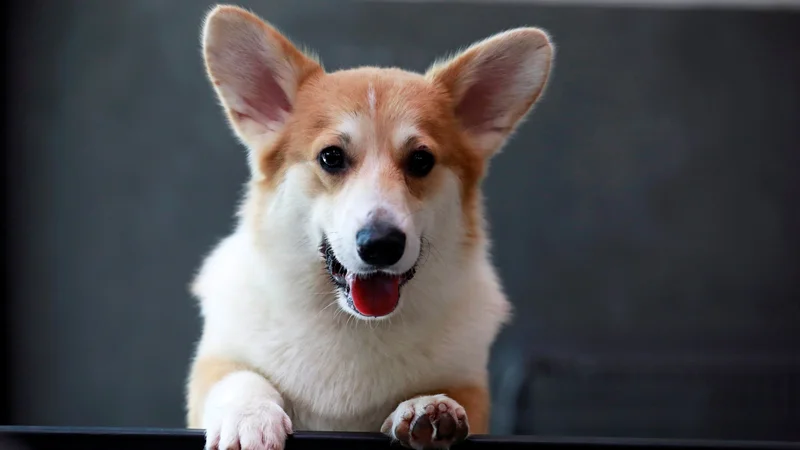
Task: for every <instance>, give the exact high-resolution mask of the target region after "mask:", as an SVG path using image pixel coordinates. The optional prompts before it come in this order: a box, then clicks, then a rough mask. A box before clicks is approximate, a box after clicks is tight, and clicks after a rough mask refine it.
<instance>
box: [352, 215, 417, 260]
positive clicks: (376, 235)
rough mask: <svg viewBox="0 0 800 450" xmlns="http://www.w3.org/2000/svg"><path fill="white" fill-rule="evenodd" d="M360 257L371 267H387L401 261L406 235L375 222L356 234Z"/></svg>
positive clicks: (382, 223)
mask: <svg viewBox="0 0 800 450" xmlns="http://www.w3.org/2000/svg"><path fill="white" fill-rule="evenodd" d="M356 246H357V247H358V256H360V257H361V259H362V260H363V261H364V262H365V263H367V264H370V265H373V266H376V267H386V266H391V265H392V264H394V263H396V262H397V261H400V258H402V257H403V252H404V251H405V248H406V235H405V233H403V232H402V231H400V230H398V229H397V227H394V226H392V225H390V224H388V223H386V222H373V223H371V224H369V225H367V226H365V227H364V228H362V229H360V230H359V231H358V233H356Z"/></svg>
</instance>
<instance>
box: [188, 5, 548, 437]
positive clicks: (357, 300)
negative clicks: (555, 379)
mask: <svg viewBox="0 0 800 450" xmlns="http://www.w3.org/2000/svg"><path fill="white" fill-rule="evenodd" d="M202 48H203V57H204V61H205V67H206V71H207V76H208V78H209V79H210V82H211V84H212V85H213V88H214V90H215V92H216V94H217V96H218V99H219V101H220V103H221V106H222V109H223V110H224V112H225V114H226V116H227V119H228V122H229V125H230V127H231V128H232V131H233V134H235V136H237V137H238V139H239V140H240V141H241V142H242V143H243V144H244V146H245V147H246V148H247V150H248V153H247V154H248V163H249V168H250V178H249V180H248V183H247V184H246V189H245V194H244V198H243V200H242V202H241V204H240V206H239V209H238V220H237V225H236V227H235V230H234V231H233V232H232V233H231V234H230V235H229V236H227V237H226V238H224V239H222V240H221V241H220V242H219V243H218V245H217V246H216V247H215V248H214V249H213V250H212V251H211V252H210V254H209V255H208V256H207V257H206V258H205V260H204V262H203V263H202V265H201V267H200V268H199V270H198V272H197V274H196V276H195V278H194V281H193V282H192V285H191V286H192V287H191V291H192V293H193V296H194V297H196V298H197V299H198V302H199V304H200V310H201V316H202V320H203V329H202V336H201V338H200V340H199V342H198V343H197V348H196V352H195V354H194V358H193V360H192V364H191V369H190V373H189V376H188V383H187V395H186V404H187V405H186V406H187V422H188V427H189V428H199V429H204V430H205V433H206V448H208V449H233V448H237V449H238V448H242V449H278V450H280V449H282V448H283V447H284V445H285V442H286V439H287V436H288V435H289V434H291V433H292V432H293V430H294V429H300V430H319V431H371V432H378V431H381V432H383V433H384V434H386V435H388V436H389V437H390V438H392V439H393V440H396V441H399V442H400V443H401V444H402V445H404V446H406V447H410V448H414V449H422V448H443V449H446V448H449V447H450V446H451V445H452V444H454V443H457V442H459V441H461V440H463V439H465V438H466V437H468V436H469V435H473V434H486V433H488V432H489V412H490V394H489V388H488V359H489V353H490V347H491V346H492V344H493V342H494V340H495V338H496V336H497V334H498V332H499V331H500V329H501V328H502V326H504V324H506V323H507V322H508V320H509V319H510V318H511V316H512V308H511V305H510V303H509V301H508V300H507V298H506V296H505V294H504V292H503V289H502V285H501V283H500V281H499V278H498V275H497V273H496V269H495V268H494V267H493V264H492V262H491V257H490V239H489V237H488V232H487V225H486V223H485V222H486V220H485V217H484V212H483V198H482V193H481V189H480V185H481V181H482V179H483V177H484V176H485V175H486V172H487V165H488V163H489V161H490V159H491V158H492V156H494V155H495V154H496V153H498V152H499V151H500V150H501V148H502V147H503V146H504V144H505V142H506V141H507V140H508V139H509V137H510V136H511V134H512V133H513V132H514V131H515V130H516V129H517V127H518V125H519V124H520V123H522V121H523V119H525V118H526V117H527V116H528V115H529V112H530V110H531V109H532V107H533V105H534V103H536V102H537V100H538V99H539V98H540V96H541V94H542V93H543V91H544V89H545V86H546V84H547V80H548V77H549V76H550V73H551V65H552V60H553V53H554V47H553V44H552V42H551V39H550V37H549V35H548V34H547V33H546V32H545V31H543V30H541V29H538V28H516V29H512V30H508V31H504V32H501V33H498V34H495V35H493V36H491V37H488V38H486V39H485V40H482V41H480V42H477V43H475V44H473V45H471V46H469V47H468V48H465V49H463V50H462V51H461V52H459V53H458V54H456V55H455V56H453V57H450V58H448V59H443V60H440V61H438V62H434V63H433V65H432V66H431V68H430V69H429V70H428V71H427V72H426V73H424V74H420V73H413V72H409V71H405V70H401V69H397V68H376V67H360V68H354V69H348V70H341V71H335V72H327V71H326V70H325V69H324V68H323V66H322V65H321V63H320V62H319V61H318V60H317V58H316V57H315V56H313V55H312V54H310V53H309V52H306V51H303V50H301V49H299V48H298V47H297V46H296V45H295V44H293V43H292V42H291V41H290V40H289V39H288V38H287V37H285V36H284V35H283V34H281V33H280V32H279V31H278V30H277V29H276V28H274V27H273V26H272V25H270V24H268V23H267V22H265V21H264V20H262V19H261V18H259V17H258V16H256V15H254V14H253V13H251V12H249V11H246V10H244V9H241V8H239V7H236V6H229V5H219V6H216V7H214V8H213V9H212V10H211V11H210V12H209V13H208V15H207V16H206V18H205V21H204V25H203V34H202Z"/></svg>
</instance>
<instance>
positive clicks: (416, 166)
mask: <svg viewBox="0 0 800 450" xmlns="http://www.w3.org/2000/svg"><path fill="white" fill-rule="evenodd" d="M435 162H436V161H435V160H434V158H433V153H431V152H430V151H428V148H427V147H420V148H418V149H416V150H414V151H413V152H411V155H409V156H408V173H409V175H411V176H414V177H424V176H426V175H428V174H429V173H431V170H432V169H433V165H434V163H435Z"/></svg>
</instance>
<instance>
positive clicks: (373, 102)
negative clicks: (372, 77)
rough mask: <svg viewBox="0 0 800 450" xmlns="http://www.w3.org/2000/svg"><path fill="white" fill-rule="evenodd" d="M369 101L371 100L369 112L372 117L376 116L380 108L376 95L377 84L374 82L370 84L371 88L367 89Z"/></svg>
mask: <svg viewBox="0 0 800 450" xmlns="http://www.w3.org/2000/svg"><path fill="white" fill-rule="evenodd" d="M367 101H368V102H369V113H370V115H371V116H372V117H375V111H376V110H377V108H378V100H377V98H376V97H375V86H373V85H372V83H370V84H369V89H367Z"/></svg>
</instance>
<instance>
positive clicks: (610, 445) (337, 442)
mask: <svg viewBox="0 0 800 450" xmlns="http://www.w3.org/2000/svg"><path fill="white" fill-rule="evenodd" d="M203 446H204V439H203V434H202V432H201V431H197V430H173V429H136V428H90V429H86V428H57V427H56V428H50V427H0V450H67V449H69V450H200V449H202V448H203ZM388 448H401V447H399V446H397V445H392V444H391V443H390V441H389V440H388V439H387V438H386V437H384V436H382V435H380V434H373V433H318V432H315V433H311V432H303V433H296V434H295V435H294V436H291V437H290V438H289V440H288V442H287V445H286V450H323V449H324V450H378V449H388ZM578 448H587V449H596V450H600V449H603V450H612V449H620V450H668V449H681V450H685V449H698V450H700V449H704V450H729V449H730V450H733V449H764V450H773V449H774V450H789V449H791V450H800V443H792V442H748V441H677V440H657V439H653V440H650V439H593V438H585V439H579V438H543V437H532V436H511V437H496V436H475V437H471V438H469V439H468V440H467V441H465V442H464V443H462V444H459V445H457V446H455V447H454V450H457V449H464V450H468V449H486V450H488V449H492V450H507V449H517V450H519V449H530V450H534V449H535V450H567V449H569V450H573V449H578Z"/></svg>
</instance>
